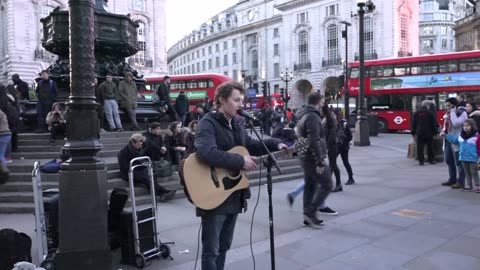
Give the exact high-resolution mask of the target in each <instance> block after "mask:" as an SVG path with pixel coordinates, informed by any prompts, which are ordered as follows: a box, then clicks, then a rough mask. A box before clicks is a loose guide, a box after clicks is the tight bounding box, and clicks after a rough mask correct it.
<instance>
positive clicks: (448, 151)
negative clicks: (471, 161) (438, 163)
mask: <svg viewBox="0 0 480 270" xmlns="http://www.w3.org/2000/svg"><path fill="white" fill-rule="evenodd" d="M458 158H459V152H455V151H454V150H453V149H452V145H451V143H450V142H448V141H447V140H445V163H447V166H448V181H450V182H452V183H454V182H458V183H460V184H462V185H463V184H464V183H465V171H464V170H463V167H462V166H461V164H460V162H459V161H458ZM457 172H458V177H457Z"/></svg>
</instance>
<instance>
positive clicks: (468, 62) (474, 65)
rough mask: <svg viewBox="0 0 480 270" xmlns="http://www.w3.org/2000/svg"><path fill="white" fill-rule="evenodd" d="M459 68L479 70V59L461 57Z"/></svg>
mask: <svg viewBox="0 0 480 270" xmlns="http://www.w3.org/2000/svg"><path fill="white" fill-rule="evenodd" d="M459 68H460V71H471V70H480V59H478V58H474V59H462V60H460V65H459Z"/></svg>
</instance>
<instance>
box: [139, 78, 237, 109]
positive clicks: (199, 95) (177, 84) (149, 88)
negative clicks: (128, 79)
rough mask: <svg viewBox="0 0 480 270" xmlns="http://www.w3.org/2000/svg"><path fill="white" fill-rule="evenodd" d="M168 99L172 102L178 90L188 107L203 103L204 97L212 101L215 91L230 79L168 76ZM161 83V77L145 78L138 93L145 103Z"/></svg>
mask: <svg viewBox="0 0 480 270" xmlns="http://www.w3.org/2000/svg"><path fill="white" fill-rule="evenodd" d="M170 80H171V84H170V98H171V99H172V101H173V102H175V99H176V98H177V97H178V93H179V92H180V90H183V91H184V92H185V95H186V96H187V98H188V101H189V102H190V105H195V104H197V103H200V102H203V101H204V100H205V97H209V98H210V100H213V97H214V95H215V89H217V87H218V86H219V85H220V84H222V83H224V82H228V81H231V80H232V79H231V78H230V77H228V76H225V75H222V74H207V73H205V74H186V75H171V76H170ZM161 82H163V76H162V77H149V78H145V87H146V89H143V90H141V91H139V93H140V94H141V95H142V96H143V98H144V99H145V100H146V101H153V98H154V93H155V91H157V89H158V86H159V85H160V83H161Z"/></svg>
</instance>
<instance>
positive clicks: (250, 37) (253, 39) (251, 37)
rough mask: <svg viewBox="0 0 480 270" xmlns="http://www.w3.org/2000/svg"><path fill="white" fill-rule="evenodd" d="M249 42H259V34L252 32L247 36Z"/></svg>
mask: <svg viewBox="0 0 480 270" xmlns="http://www.w3.org/2000/svg"><path fill="white" fill-rule="evenodd" d="M247 42H248V43H249V44H257V34H251V35H248V36H247Z"/></svg>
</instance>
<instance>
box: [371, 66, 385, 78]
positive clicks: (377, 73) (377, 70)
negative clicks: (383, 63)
mask: <svg viewBox="0 0 480 270" xmlns="http://www.w3.org/2000/svg"><path fill="white" fill-rule="evenodd" d="M371 75H372V77H383V70H382V67H372V73H371Z"/></svg>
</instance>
